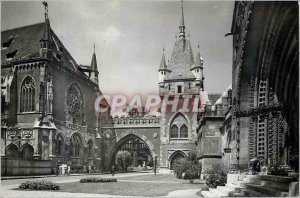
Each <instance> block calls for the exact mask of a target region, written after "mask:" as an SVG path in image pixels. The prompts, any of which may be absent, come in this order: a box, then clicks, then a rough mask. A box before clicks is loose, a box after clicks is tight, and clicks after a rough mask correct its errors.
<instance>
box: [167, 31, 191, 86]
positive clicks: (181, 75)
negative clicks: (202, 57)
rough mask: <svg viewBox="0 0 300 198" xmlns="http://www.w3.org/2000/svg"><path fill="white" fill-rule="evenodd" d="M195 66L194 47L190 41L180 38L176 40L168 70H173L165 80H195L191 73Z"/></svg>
mask: <svg viewBox="0 0 300 198" xmlns="http://www.w3.org/2000/svg"><path fill="white" fill-rule="evenodd" d="M193 64H194V57H193V52H192V46H191V43H190V41H189V40H188V39H185V38H184V37H180V38H179V39H177V40H176V42H175V45H174V48H173V52H172V55H171V59H170V62H169V65H168V69H169V70H171V73H169V74H168V75H167V76H166V78H165V80H178V79H195V76H194V75H193V73H192V72H191V71H190V69H191V66H192V65H193Z"/></svg>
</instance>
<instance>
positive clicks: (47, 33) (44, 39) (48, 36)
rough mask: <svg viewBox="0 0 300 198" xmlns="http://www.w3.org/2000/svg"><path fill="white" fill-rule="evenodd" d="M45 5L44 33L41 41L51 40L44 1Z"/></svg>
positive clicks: (46, 5) (46, 7)
mask: <svg viewBox="0 0 300 198" xmlns="http://www.w3.org/2000/svg"><path fill="white" fill-rule="evenodd" d="M43 5H44V7H45V27H44V34H43V36H42V38H41V41H50V42H51V41H52V37H51V27H50V20H49V17H48V3H47V2H46V1H44V2H43Z"/></svg>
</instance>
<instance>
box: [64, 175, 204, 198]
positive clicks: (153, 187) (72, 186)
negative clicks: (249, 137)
mask: <svg viewBox="0 0 300 198" xmlns="http://www.w3.org/2000/svg"><path fill="white" fill-rule="evenodd" d="M119 180H131V181H132V182H122V181H119ZM135 181H140V182H135ZM147 181H150V182H147ZM154 181H159V182H160V183H155V182H154ZM164 182H165V183H164ZM60 187H61V190H59V191H64V192H72V193H93V194H108V195H126V196H164V195H167V194H168V193H169V192H170V191H174V190H185V189H200V188H201V187H202V185H201V184H189V181H184V180H179V179H177V178H176V177H175V176H174V175H156V176H155V175H146V176H134V177H124V178H123V177H122V178H119V179H118V182H112V183H80V182H73V183H61V184H60Z"/></svg>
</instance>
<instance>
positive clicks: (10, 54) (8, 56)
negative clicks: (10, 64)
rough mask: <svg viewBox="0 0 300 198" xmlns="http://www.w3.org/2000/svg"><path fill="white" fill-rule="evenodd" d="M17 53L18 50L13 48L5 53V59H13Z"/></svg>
mask: <svg viewBox="0 0 300 198" xmlns="http://www.w3.org/2000/svg"><path fill="white" fill-rule="evenodd" d="M17 53H18V50H14V51H12V52H10V53H7V54H6V58H7V60H11V59H13V57H15V56H16V55H17Z"/></svg>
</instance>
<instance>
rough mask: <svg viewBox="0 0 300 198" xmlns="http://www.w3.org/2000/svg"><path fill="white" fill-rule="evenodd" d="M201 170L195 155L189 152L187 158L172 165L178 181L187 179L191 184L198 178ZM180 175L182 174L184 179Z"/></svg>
mask: <svg viewBox="0 0 300 198" xmlns="http://www.w3.org/2000/svg"><path fill="white" fill-rule="evenodd" d="M201 169H202V167H201V164H200V163H199V161H198V160H197V154H196V153H195V152H193V151H191V152H190V154H189V156H188V157H184V158H181V159H178V160H176V161H175V163H174V171H175V173H176V176H177V177H178V178H180V179H189V180H190V182H191V183H193V180H194V179H198V178H200V174H201ZM182 173H184V178H182V175H183V174H182Z"/></svg>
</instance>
